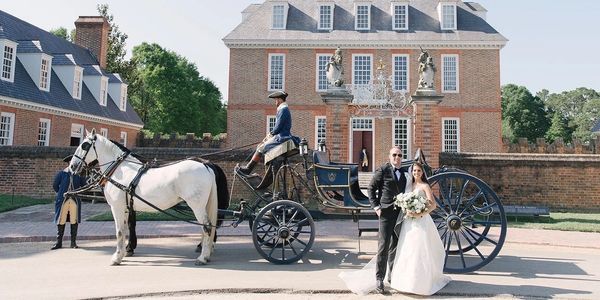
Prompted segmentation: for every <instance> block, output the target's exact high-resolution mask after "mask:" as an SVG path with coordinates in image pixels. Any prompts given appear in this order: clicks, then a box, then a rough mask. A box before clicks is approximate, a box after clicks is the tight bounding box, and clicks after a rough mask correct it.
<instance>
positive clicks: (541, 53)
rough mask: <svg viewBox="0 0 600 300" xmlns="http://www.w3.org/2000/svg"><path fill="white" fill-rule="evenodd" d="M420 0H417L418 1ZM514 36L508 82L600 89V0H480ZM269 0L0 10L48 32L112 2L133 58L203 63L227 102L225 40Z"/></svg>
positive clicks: (21, 4) (27, 1) (503, 58)
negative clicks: (139, 50)
mask: <svg viewBox="0 0 600 300" xmlns="http://www.w3.org/2000/svg"><path fill="white" fill-rule="evenodd" d="M413 1H414V0H413ZM472 1H473V2H479V3H480V4H481V5H483V7H485V8H486V9H487V10H488V13H487V21H488V23H490V24H491V25H492V27H494V28H495V29H496V30H497V31H498V32H500V33H501V34H502V35H504V36H505V37H506V38H507V39H508V40H509V41H508V43H507V44H506V46H505V47H504V48H503V49H502V50H501V51H500V72H501V73H500V74H501V78H500V80H501V83H502V84H508V83H514V84H518V85H522V86H525V87H527V88H528V89H529V90H530V91H531V92H532V93H533V94H535V93H536V92H538V91H540V90H542V89H547V90H549V91H550V92H553V93H560V92H562V91H566V90H572V89H575V88H577V87H588V88H593V89H595V90H596V91H600V56H599V54H600V31H599V30H598V29H600V23H599V20H598V19H599V18H600V1H597V0H573V1H549V0H472ZM262 2H263V1H262V0H219V1H216V0H177V1H173V0H170V1H167V0H127V1H123V0H104V1H102V2H96V1H91V0H52V1H48V0H38V1H32V0H18V1H6V0H3V1H2V4H1V5H0V9H1V10H3V11H5V12H7V13H9V14H12V15H14V16H16V17H18V18H20V19H22V20H25V21H27V22H29V23H31V24H33V25H36V26H38V27H40V28H42V29H45V30H50V29H55V28H58V27H65V28H67V29H69V30H70V29H72V28H74V27H75V25H74V24H73V23H74V22H75V20H76V19H77V17H78V16H92V15H98V13H97V10H96V5H97V4H98V3H106V4H108V5H109V13H111V14H112V15H113V16H114V22H115V23H116V24H117V25H118V26H119V29H120V31H121V32H123V33H126V34H127V35H128V36H129V38H128V39H127V50H128V54H127V57H129V56H130V55H131V50H132V49H133V47H134V46H136V45H139V44H141V43H142V42H148V43H157V44H159V45H161V46H162V47H164V48H166V49H168V50H171V51H174V52H176V53H178V54H180V55H182V56H184V57H186V58H187V59H188V60H189V61H191V62H193V63H195V64H196V66H197V67H198V71H199V72H200V74H201V75H202V76H204V77H206V78H209V79H211V80H212V81H213V82H214V83H215V84H216V85H217V87H219V89H220V90H221V93H222V94H223V96H224V100H227V88H228V63H229V50H228V48H227V47H225V45H224V44H223V41H222V39H223V37H225V36H226V35H227V34H228V33H229V32H231V31H232V30H233V29H234V28H235V27H236V26H237V25H238V24H239V23H240V22H241V19H242V15H241V12H242V10H244V9H245V8H246V7H247V6H248V5H249V4H252V3H262Z"/></svg>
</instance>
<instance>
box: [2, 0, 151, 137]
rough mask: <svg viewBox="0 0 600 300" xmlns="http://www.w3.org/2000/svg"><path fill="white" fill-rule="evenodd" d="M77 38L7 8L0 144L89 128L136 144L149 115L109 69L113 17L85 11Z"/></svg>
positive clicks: (80, 133) (77, 24) (73, 133)
mask: <svg viewBox="0 0 600 300" xmlns="http://www.w3.org/2000/svg"><path fill="white" fill-rule="evenodd" d="M75 27H76V38H75V41H76V43H75V44H74V43H71V42H68V41H67V40H65V39H62V38H60V37H57V36H55V35H53V34H51V33H49V32H46V31H44V30H42V29H40V28H38V27H35V26H34V25H31V24H29V23H27V22H25V21H23V20H21V19H19V18H17V17H14V16H12V15H10V14H7V13H5V12H3V11H0V71H1V73H0V115H1V117H0V146H11V145H29V146H36V145H37V146H75V145H79V143H80V141H81V139H82V137H83V136H84V135H85V130H86V129H87V130H91V129H92V128H96V130H97V131H98V132H100V133H101V134H103V135H104V136H107V137H108V138H110V139H113V140H117V141H119V140H120V141H121V142H122V143H123V144H125V145H127V146H134V145H135V141H136V136H137V133H138V132H139V130H140V129H141V128H142V127H143V123H142V121H141V119H140V117H139V116H138V115H137V113H136V112H135V111H134V110H133V107H132V106H131V105H130V103H128V101H127V83H126V82H125V81H124V80H123V79H122V78H121V77H120V76H119V74H112V73H107V72H106V71H105V70H104V69H105V67H106V54H107V51H108V33H109V24H108V22H107V21H106V20H105V19H104V18H103V17H80V18H79V19H78V20H77V21H76V22H75Z"/></svg>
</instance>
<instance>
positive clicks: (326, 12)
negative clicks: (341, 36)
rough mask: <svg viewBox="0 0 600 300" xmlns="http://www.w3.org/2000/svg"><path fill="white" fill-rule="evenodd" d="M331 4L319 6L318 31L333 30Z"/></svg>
mask: <svg viewBox="0 0 600 300" xmlns="http://www.w3.org/2000/svg"><path fill="white" fill-rule="evenodd" d="M333 8H334V6H333V4H322V5H319V25H318V28H319V30H331V29H333Z"/></svg>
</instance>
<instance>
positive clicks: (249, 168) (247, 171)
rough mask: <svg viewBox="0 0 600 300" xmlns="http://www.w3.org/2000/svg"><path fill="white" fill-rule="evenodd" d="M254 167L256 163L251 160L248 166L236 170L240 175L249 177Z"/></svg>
mask: <svg viewBox="0 0 600 300" xmlns="http://www.w3.org/2000/svg"><path fill="white" fill-rule="evenodd" d="M255 166H256V161H253V160H251V161H249V162H248V164H247V165H246V166H245V167H240V168H239V169H238V170H239V172H240V173H242V174H244V175H250V173H251V172H252V170H254V167H255Z"/></svg>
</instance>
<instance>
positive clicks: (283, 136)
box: [264, 103, 300, 153]
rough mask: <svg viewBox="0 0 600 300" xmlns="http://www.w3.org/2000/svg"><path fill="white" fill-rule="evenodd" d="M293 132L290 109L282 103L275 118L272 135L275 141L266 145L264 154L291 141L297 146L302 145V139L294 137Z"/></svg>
mask: <svg viewBox="0 0 600 300" xmlns="http://www.w3.org/2000/svg"><path fill="white" fill-rule="evenodd" d="M291 130H292V114H291V113H290V109H289V107H288V106H287V103H282V104H280V105H279V107H278V108H277V115H276V116H275V127H273V130H271V135H272V136H273V137H274V139H273V140H272V141H271V142H269V143H267V144H265V146H264V153H266V152H268V151H269V150H271V149H273V148H274V147H275V146H277V145H280V144H282V143H283V142H285V141H287V140H290V139H291V140H293V141H294V144H296V146H298V144H299V143H300V138H298V137H297V136H293V135H292V133H291Z"/></svg>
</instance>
